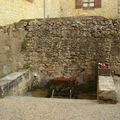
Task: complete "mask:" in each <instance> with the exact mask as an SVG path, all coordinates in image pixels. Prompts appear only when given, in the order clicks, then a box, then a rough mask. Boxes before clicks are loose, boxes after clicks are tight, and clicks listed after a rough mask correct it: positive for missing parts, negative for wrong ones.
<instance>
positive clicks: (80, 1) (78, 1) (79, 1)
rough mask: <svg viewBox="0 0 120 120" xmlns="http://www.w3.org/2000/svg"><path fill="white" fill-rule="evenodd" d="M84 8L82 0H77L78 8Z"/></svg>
mask: <svg viewBox="0 0 120 120" xmlns="http://www.w3.org/2000/svg"><path fill="white" fill-rule="evenodd" d="M78 8H82V0H76V9H78Z"/></svg>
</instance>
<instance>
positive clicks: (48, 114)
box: [0, 97, 120, 120]
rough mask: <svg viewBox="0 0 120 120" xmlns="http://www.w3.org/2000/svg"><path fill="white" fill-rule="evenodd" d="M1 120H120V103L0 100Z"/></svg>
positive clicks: (26, 99) (66, 100) (7, 98)
mask: <svg viewBox="0 0 120 120" xmlns="http://www.w3.org/2000/svg"><path fill="white" fill-rule="evenodd" d="M0 120H120V103H118V104H115V105H114V104H98V103H97V101H95V100H72V99H55V98H53V99H52V98H51V99H47V98H35V97H6V98H4V99H0Z"/></svg>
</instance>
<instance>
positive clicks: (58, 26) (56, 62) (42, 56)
mask: <svg viewBox="0 0 120 120" xmlns="http://www.w3.org/2000/svg"><path fill="white" fill-rule="evenodd" d="M2 29H4V27H3V28H2ZM10 29H12V31H11V32H10V35H8V36H5V34H8V33H7V31H4V32H3V33H2V35H1V41H2V36H4V37H5V39H6V40H9V42H8V43H9V44H12V41H10V40H11V39H12V38H15V41H14V42H15V43H17V41H19V40H20V41H22V42H20V43H19V45H18V47H17V46H16V45H12V46H11V47H10V48H11V49H12V47H16V49H14V50H13V51H14V53H16V52H17V50H18V53H17V57H16V55H15V56H14V57H13V60H14V61H17V62H16V64H13V66H17V67H16V68H17V69H19V68H21V65H23V66H22V67H26V68H27V67H28V68H29V67H32V68H33V69H35V70H38V71H40V72H42V73H43V74H45V75H48V76H52V77H56V76H61V75H65V76H77V75H79V73H80V70H81V68H85V76H84V79H85V80H95V79H96V75H97V74H96V72H97V69H96V67H97V63H98V62H108V63H110V65H111V66H112V69H113V70H115V71H120V34H119V33H120V20H119V19H116V20H112V19H106V18H102V17H78V18H61V19H57V18H56V19H46V20H42V19H35V20H24V21H21V22H19V23H16V24H14V25H12V27H11V28H10ZM20 30H22V34H23V36H22V34H21V36H22V37H19V35H20V33H21V32H20ZM16 34H19V35H18V36H16V37H14V36H12V35H16ZM11 36H12V37H11ZM20 46H21V50H20ZM18 48H19V49H18ZM7 53H8V52H7ZM10 53H11V52H10ZM12 54H13V53H11V55H12ZM19 54H20V55H21V56H20V55H19ZM4 56H6V55H5V54H4ZM23 56H24V57H23ZM14 58H15V59H14ZM0 59H3V58H2V57H1V58H0ZM6 63H7V62H6ZM18 63H19V64H18ZM1 70H2V69H1Z"/></svg>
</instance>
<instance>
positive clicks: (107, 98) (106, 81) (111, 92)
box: [97, 76, 117, 103]
mask: <svg viewBox="0 0 120 120" xmlns="http://www.w3.org/2000/svg"><path fill="white" fill-rule="evenodd" d="M97 99H98V102H99V103H116V102H117V93H116V88H115V84H114V81H113V77H112V76H98V91H97Z"/></svg>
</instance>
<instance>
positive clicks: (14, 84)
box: [0, 70, 31, 98]
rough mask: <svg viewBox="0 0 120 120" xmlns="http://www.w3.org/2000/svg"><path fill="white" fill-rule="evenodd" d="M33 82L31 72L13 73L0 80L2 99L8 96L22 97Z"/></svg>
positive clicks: (0, 95)
mask: <svg viewBox="0 0 120 120" xmlns="http://www.w3.org/2000/svg"><path fill="white" fill-rule="evenodd" d="M30 82H31V74H30V71H29V70H22V71H19V72H14V73H11V74H9V75H7V76H5V77H3V78H1V79H0V97H1V98H2V97H4V96H7V95H22V94H24V93H25V92H26V91H27V87H28V85H29V83H30Z"/></svg>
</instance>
